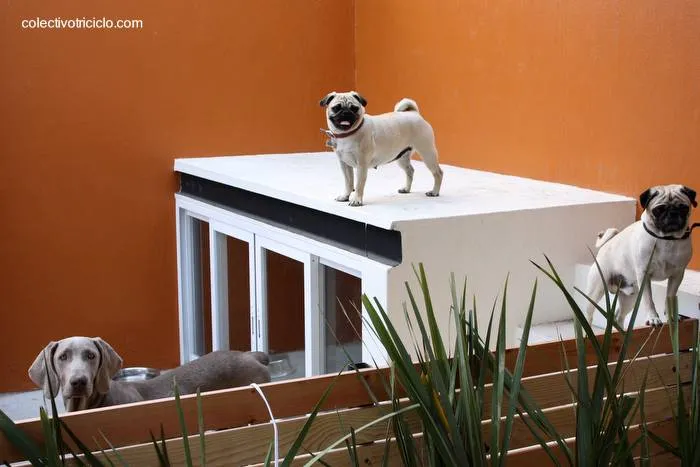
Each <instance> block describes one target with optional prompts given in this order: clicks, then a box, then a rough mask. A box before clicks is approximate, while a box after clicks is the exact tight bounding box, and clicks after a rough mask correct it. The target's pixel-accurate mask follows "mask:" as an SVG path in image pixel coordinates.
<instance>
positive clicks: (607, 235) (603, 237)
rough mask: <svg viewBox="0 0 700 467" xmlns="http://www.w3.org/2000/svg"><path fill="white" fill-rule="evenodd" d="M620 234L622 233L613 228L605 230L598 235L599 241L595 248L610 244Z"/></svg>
mask: <svg viewBox="0 0 700 467" xmlns="http://www.w3.org/2000/svg"><path fill="white" fill-rule="evenodd" d="M618 233H620V231H619V230H617V229H616V228H614V227H611V228H609V229H607V230H603V231H602V232H600V233H598V239H597V240H596V242H595V247H596V248H600V247H601V246H603V245H605V244H606V243H607V242H608V240H610V239H611V238H613V237H614V236H615V235H617V234H618Z"/></svg>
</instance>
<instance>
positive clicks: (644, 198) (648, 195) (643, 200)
mask: <svg viewBox="0 0 700 467" xmlns="http://www.w3.org/2000/svg"><path fill="white" fill-rule="evenodd" d="M658 194H659V191H658V190H657V189H656V188H649V189H648V190H647V191H645V192H644V193H642V194H641V195H639V204H641V205H642V209H646V208H647V204H649V201H651V200H652V199H653V198H654V196H656V195H658Z"/></svg>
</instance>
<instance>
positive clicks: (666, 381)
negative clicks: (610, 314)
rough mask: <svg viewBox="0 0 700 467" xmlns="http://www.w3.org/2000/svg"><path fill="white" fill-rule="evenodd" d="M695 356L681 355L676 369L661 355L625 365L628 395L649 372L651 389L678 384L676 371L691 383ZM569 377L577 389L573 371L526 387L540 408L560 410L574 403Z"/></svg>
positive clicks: (591, 371) (532, 380)
mask: <svg viewBox="0 0 700 467" xmlns="http://www.w3.org/2000/svg"><path fill="white" fill-rule="evenodd" d="M691 364H692V355H691V354H690V353H688V352H686V353H683V354H681V355H680V368H679V369H677V368H676V362H675V358H674V357H673V355H659V356H654V357H647V358H641V359H638V360H636V361H634V362H633V363H630V362H629V361H627V362H625V363H624V367H625V369H624V370H623V372H624V373H623V375H624V378H623V381H624V386H625V390H626V391H628V392H634V391H637V390H638V389H639V388H640V387H641V384H642V381H643V379H644V374H645V372H646V371H647V369H648V376H647V390H652V389H655V388H660V387H664V386H673V385H675V383H676V371H677V370H678V371H680V377H681V383H687V382H689V381H690V379H691V371H692V367H691ZM616 366H617V364H615V363H611V364H610V365H609V366H608V368H609V371H610V372H612V371H614V370H615V367H616ZM587 373H588V382H589V388H591V389H592V388H593V384H594V383H595V381H594V378H595V373H596V367H589V368H588V372H587ZM567 377H568V378H569V381H570V382H571V384H572V386H573V387H576V384H577V381H578V376H577V374H576V371H575V370H573V371H572V373H571V374H570V375H568V376H565V375H564V374H563V373H549V374H546V375H541V376H540V375H538V376H530V377H527V378H523V381H522V384H523V386H524V387H525V388H526V389H527V391H528V393H529V394H530V396H532V399H533V400H534V401H535V402H536V403H537V404H538V405H539V407H540V408H542V409H544V408H548V407H556V406H560V405H565V404H571V403H572V395H571V389H570V388H569V386H568V385H567V384H566V378H567ZM491 389H492V386H491V385H490V384H489V385H488V386H487V387H486V388H485V391H484V399H485V403H484V416H485V417H490V416H491V415H490V410H491V394H492V392H491ZM504 399H505V400H504V401H503V406H504V410H505V408H507V407H508V395H507V394H506V395H505V397H504Z"/></svg>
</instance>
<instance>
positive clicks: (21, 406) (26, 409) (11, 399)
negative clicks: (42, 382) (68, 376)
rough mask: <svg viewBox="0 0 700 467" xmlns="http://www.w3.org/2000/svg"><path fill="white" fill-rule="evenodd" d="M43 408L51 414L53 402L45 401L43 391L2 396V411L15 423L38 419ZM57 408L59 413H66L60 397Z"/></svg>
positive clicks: (0, 403)
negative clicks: (40, 409) (40, 408)
mask: <svg viewBox="0 0 700 467" xmlns="http://www.w3.org/2000/svg"><path fill="white" fill-rule="evenodd" d="M41 406H44V407H46V410H47V412H51V402H50V401H48V400H45V399H44V393H43V391H41V390H36V391H26V392H8V393H4V394H0V410H2V411H3V412H5V414H7V416H9V417H10V418H11V419H12V420H14V421H18V420H25V419H27V418H38V417H39V407H41ZM56 408H57V409H58V413H64V412H65V411H66V410H65V408H64V407H63V399H61V398H60V397H59V398H57V399H56Z"/></svg>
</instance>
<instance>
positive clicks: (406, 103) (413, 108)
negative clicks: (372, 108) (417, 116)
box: [394, 97, 418, 112]
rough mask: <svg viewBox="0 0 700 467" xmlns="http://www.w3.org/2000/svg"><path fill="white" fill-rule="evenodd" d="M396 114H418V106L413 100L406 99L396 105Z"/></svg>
mask: <svg viewBox="0 0 700 467" xmlns="http://www.w3.org/2000/svg"><path fill="white" fill-rule="evenodd" d="M394 112H418V104H416V101H414V100H413V99H409V98H407V97H404V98H403V99H401V100H400V101H398V102H397V103H396V105H395V106H394Z"/></svg>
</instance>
